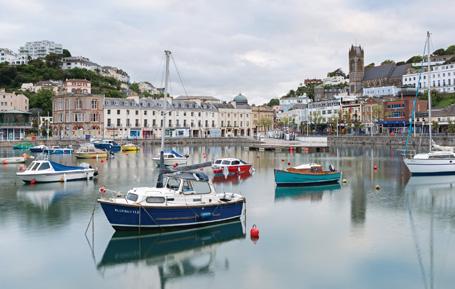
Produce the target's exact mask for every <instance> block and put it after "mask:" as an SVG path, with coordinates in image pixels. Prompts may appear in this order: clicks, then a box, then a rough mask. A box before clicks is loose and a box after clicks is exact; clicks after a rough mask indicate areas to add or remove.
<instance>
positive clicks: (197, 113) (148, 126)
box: [104, 97, 218, 138]
mask: <svg viewBox="0 0 455 289" xmlns="http://www.w3.org/2000/svg"><path fill="white" fill-rule="evenodd" d="M163 113H166V125H165V126H166V134H167V135H168V136H171V137H188V136H192V137H210V134H211V133H213V131H214V129H216V127H217V121H218V112H217V109H216V108H215V106H213V104H209V103H202V104H198V103H196V102H194V101H178V100H173V101H172V105H171V106H170V105H169V104H167V105H165V101H164V100H162V99H160V100H157V99H153V98H141V99H139V98H137V97H130V98H128V99H119V98H106V99H105V101H104V120H105V122H104V131H105V133H104V135H105V137H111V138H160V137H161V128H162V121H163V119H164V116H163Z"/></svg>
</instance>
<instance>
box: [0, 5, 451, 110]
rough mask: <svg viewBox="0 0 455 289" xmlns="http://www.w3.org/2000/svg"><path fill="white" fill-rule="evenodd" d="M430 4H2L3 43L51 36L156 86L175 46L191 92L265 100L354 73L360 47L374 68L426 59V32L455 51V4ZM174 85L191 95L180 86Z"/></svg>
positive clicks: (17, 43) (0, 41)
mask: <svg viewBox="0 0 455 289" xmlns="http://www.w3.org/2000/svg"><path fill="white" fill-rule="evenodd" d="M18 2H20V3H18ZM427 6H428V4H427V2H426V1H412V5H410V4H409V3H407V4H406V3H402V2H401V1H393V2H392V1H381V3H380V4H378V2H377V1H359V0H347V1H336V0H321V1H298V0H285V1H278V0H275V1H259V0H245V1H228V0H225V1H206V0H195V1H177V0H154V1H149V0H139V1H122V0H111V1H108V0H103V1H51V0H47V1H46V0H44V1H34V0H23V1H6V0H0V7H6V8H5V9H3V10H1V11H0V19H2V20H1V23H2V24H5V25H1V26H0V27H1V28H0V32H2V33H0V46H7V47H10V48H17V47H19V46H20V45H22V44H23V43H24V42H25V41H28V40H38V39H51V40H54V41H57V42H61V43H62V44H64V46H65V47H66V48H68V49H69V50H70V51H71V52H72V53H73V54H75V55H83V56H86V57H89V58H91V59H92V60H93V61H96V62H98V63H100V64H109V65H115V66H119V67H121V68H123V69H125V70H126V71H128V72H129V73H130V75H131V76H132V78H133V80H136V81H140V80H149V81H151V82H152V83H155V84H156V85H159V84H160V82H161V75H162V69H163V67H162V65H161V64H162V57H163V56H162V55H163V50H164V49H170V50H172V51H173V53H174V57H175V59H176V61H177V65H178V67H179V69H180V72H181V74H182V77H183V79H184V81H185V85H186V88H187V91H188V93H189V94H205V95H216V96H223V97H224V98H226V99H227V98H231V97H232V96H233V95H235V94H237V93H238V92H240V91H241V92H242V93H244V94H245V95H247V96H248V97H249V99H250V101H252V102H254V103H264V102H266V101H267V100H268V99H270V98H271V97H277V96H280V95H283V94H284V93H286V92H287V90H289V89H291V88H294V87H296V86H297V85H298V84H299V83H300V82H303V80H304V79H305V78H313V77H323V76H324V75H325V73H326V72H327V71H330V70H333V69H335V68H338V67H342V68H343V69H345V70H346V67H347V49H348V48H349V46H350V45H351V44H352V43H355V42H357V43H359V44H361V45H362V46H364V47H365V48H366V62H367V63H369V62H379V61H381V60H383V59H385V58H392V59H396V60H401V59H405V58H406V57H409V56H412V55H415V54H418V53H420V50H421V47H422V46H423V42H424V37H425V31H426V30H427V29H429V30H431V31H433V32H434V44H435V46H436V47H445V46H447V45H449V44H452V40H453V39H454V38H455V37H454V32H453V29H451V27H453V26H454V24H455V23H454V22H455V20H454V18H453V17H452V15H451V14H452V13H451V11H450V9H446V8H447V7H451V2H450V1H449V0H446V1H442V0H437V1H432V5H431V7H427ZM425 11H427V13H428V14H427V15H430V17H424V16H425V15H426V13H425ZM8 31H11V32H10V33H8ZM173 80H175V81H176V80H177V77H176V75H175V73H174V75H173ZM172 88H173V92H174V93H175V94H182V93H183V90H182V89H181V88H180V86H179V85H178V83H176V82H175V83H173V84H172Z"/></svg>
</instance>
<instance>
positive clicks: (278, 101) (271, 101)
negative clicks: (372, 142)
mask: <svg viewBox="0 0 455 289" xmlns="http://www.w3.org/2000/svg"><path fill="white" fill-rule="evenodd" d="M275 105H280V100H279V99H278V98H272V99H271V100H270V101H269V103H267V106H275Z"/></svg>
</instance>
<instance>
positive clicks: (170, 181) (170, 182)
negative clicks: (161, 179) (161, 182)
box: [166, 178, 180, 190]
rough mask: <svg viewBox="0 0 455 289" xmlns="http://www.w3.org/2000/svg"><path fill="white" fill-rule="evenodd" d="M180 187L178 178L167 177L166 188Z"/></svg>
mask: <svg viewBox="0 0 455 289" xmlns="http://www.w3.org/2000/svg"><path fill="white" fill-rule="evenodd" d="M179 187H180V180H179V179H177V178H168V179H167V183H166V188H168V189H171V190H178V189H179Z"/></svg>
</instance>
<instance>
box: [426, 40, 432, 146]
mask: <svg viewBox="0 0 455 289" xmlns="http://www.w3.org/2000/svg"><path fill="white" fill-rule="evenodd" d="M427 49H428V51H427V53H428V54H427V67H428V69H427V71H428V76H427V80H428V132H429V136H430V150H429V151H430V152H431V148H432V146H433V138H432V135H431V58H430V31H427Z"/></svg>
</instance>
